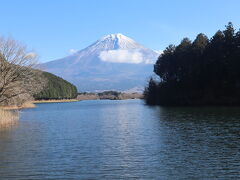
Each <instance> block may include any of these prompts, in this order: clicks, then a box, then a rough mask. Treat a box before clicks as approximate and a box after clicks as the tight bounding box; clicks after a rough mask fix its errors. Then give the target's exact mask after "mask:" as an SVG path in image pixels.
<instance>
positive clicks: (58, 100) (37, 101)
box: [32, 99, 79, 104]
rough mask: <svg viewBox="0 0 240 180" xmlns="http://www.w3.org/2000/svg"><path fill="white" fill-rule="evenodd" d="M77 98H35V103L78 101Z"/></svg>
mask: <svg viewBox="0 0 240 180" xmlns="http://www.w3.org/2000/svg"><path fill="white" fill-rule="evenodd" d="M77 101H79V100H77V99H51V100H34V101H32V103H33V104H41V103H64V102H77Z"/></svg>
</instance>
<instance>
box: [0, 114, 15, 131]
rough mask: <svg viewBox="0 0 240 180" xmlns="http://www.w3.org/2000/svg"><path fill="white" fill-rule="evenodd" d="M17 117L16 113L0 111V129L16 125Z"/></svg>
mask: <svg viewBox="0 0 240 180" xmlns="http://www.w3.org/2000/svg"><path fill="white" fill-rule="evenodd" d="M18 117H19V114H18V111H10V110H3V109H0V129H1V128H5V127H9V126H12V125H14V124H16V123H17V120H18Z"/></svg>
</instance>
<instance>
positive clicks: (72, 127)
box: [0, 100, 240, 180]
mask: <svg viewBox="0 0 240 180" xmlns="http://www.w3.org/2000/svg"><path fill="white" fill-rule="evenodd" d="M5 179H6V180H12V179H14V180H23V179H24V180H26V179H33V180H36V179H39V180H43V179H62V180H68V179H76V180H77V179H163V180H165V179H170V180H175V179H240V108H223V107H221V108H213V107H211V108H159V107H148V106H145V105H144V103H143V102H142V101H141V100H124V101H107V100H106V101H99V100H95V101H81V102H72V103H53V104H39V105H37V108H35V109H26V110H23V111H21V119H20V121H19V123H18V125H16V126H15V127H13V128H11V129H8V130H1V131H0V180H5Z"/></svg>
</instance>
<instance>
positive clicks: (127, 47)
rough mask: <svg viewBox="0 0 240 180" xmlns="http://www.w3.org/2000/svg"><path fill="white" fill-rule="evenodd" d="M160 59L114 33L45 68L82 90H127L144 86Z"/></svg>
mask: <svg viewBox="0 0 240 180" xmlns="http://www.w3.org/2000/svg"><path fill="white" fill-rule="evenodd" d="M157 57H158V54H157V53H156V52H155V51H153V50H150V49H147V48H145V47H143V46H142V45H140V44H138V43H137V42H135V41H134V40H132V39H130V38H128V37H126V36H124V35H122V34H111V35H107V36H104V37H102V38H101V39H99V40H98V41H96V42H95V43H93V44H92V45H90V46H88V47H87V48H85V49H83V50H80V51H78V52H76V53H74V54H72V55H70V56H67V57H64V58H62V59H58V60H55V61H50V62H47V63H44V64H42V67H43V69H44V70H46V71H48V72H51V73H54V74H56V75H58V76H61V77H63V78H64V79H67V80H69V81H71V82H72V83H74V84H75V85H76V86H77V87H78V89H79V91H96V90H113V89H114V90H127V89H131V88H134V87H143V86H144V84H145V81H146V79H147V78H148V77H149V76H150V75H151V74H152V63H154V62H155V61H156V59H157Z"/></svg>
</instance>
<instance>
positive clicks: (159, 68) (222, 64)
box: [144, 23, 240, 105]
mask: <svg viewBox="0 0 240 180" xmlns="http://www.w3.org/2000/svg"><path fill="white" fill-rule="evenodd" d="M154 72H155V73H156V74H157V75H158V76H159V77H160V79H161V80H160V82H157V81H154V80H153V79H151V80H150V82H149V85H148V87H147V88H146V90H145V93H144V95H145V100H146V102H147V103H148V104H158V105H240V31H239V32H237V33H235V30H234V28H233V25H232V23H229V24H228V25H227V26H226V29H225V30H224V31H217V32H216V34H215V35H214V36H213V37H212V38H211V39H210V40H209V39H208V38H207V37H206V36H205V35H204V34H202V33H201V34H199V35H197V37H196V39H195V40H194V41H193V42H191V41H190V40H189V39H188V38H184V39H183V40H182V42H181V43H180V44H179V45H178V46H174V45H170V46H169V47H167V48H166V50H165V51H164V52H163V54H162V55H161V56H160V57H159V58H158V60H157V62H156V64H155V65H154Z"/></svg>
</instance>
